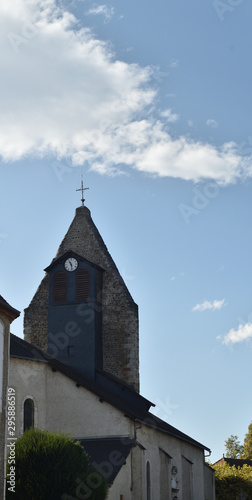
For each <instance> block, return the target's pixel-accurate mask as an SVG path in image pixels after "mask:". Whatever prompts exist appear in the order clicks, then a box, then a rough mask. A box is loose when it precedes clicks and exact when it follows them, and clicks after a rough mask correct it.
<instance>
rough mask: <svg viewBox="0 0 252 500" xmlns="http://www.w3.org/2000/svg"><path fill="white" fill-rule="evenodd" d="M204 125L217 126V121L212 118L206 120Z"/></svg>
mask: <svg viewBox="0 0 252 500" xmlns="http://www.w3.org/2000/svg"><path fill="white" fill-rule="evenodd" d="M206 125H207V126H208V127H211V128H217V127H218V126H219V124H218V122H217V121H216V120H212V119H209V120H207V121H206Z"/></svg>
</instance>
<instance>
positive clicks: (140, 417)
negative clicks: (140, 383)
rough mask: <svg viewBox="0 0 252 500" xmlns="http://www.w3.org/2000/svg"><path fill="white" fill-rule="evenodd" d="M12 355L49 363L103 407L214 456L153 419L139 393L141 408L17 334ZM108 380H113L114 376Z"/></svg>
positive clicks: (197, 443) (12, 339)
mask: <svg viewBox="0 0 252 500" xmlns="http://www.w3.org/2000/svg"><path fill="white" fill-rule="evenodd" d="M10 355H11V356H12V357H15V358H22V359H30V360H34V361H42V362H46V363H47V364H48V365H49V366H50V367H51V368H52V370H53V371H60V372H61V373H63V374H64V375H66V376H67V377H69V378H70V379H71V380H73V381H74V382H75V384H76V386H77V387H80V386H82V387H85V389H87V390H89V391H90V392H92V393H93V394H95V395H97V397H98V398H99V400H100V402H101V403H102V402H103V401H106V402H107V403H109V404H111V405H112V406H114V407H115V408H117V409H118V410H120V411H121V412H123V413H124V416H125V417H128V418H130V419H132V420H134V421H137V422H139V423H141V424H144V425H147V426H148V427H152V428H153V429H156V430H159V431H160V432H164V433H165V434H168V435H170V436H173V437H175V438H177V439H180V440H182V441H185V442H187V443H189V444H191V445H193V446H196V447H197V448H201V449H202V450H207V451H209V452H210V449H209V448H207V447H206V446H204V445H203V444H201V443H199V442H198V441H195V440H194V439H192V438H191V437H189V436H187V435H186V434H184V433H183V432H181V431H179V430H178V429H176V428H175V427H173V426H172V425H169V424H168V423H167V422H165V421H164V420H161V419H160V418H158V417H156V415H153V414H152V413H150V412H149V411H147V410H146V409H145V408H146V401H148V400H146V399H145V398H142V396H140V395H139V394H137V393H134V397H136V396H137V398H138V404H136V403H134V402H133V401H134V400H133V398H132V399H130V398H128V397H126V398H125V397H124V395H123V392H120V391H119V390H118V391H114V390H111V388H110V387H109V386H107V387H106V386H105V385H104V386H103V385H100V384H98V383H97V382H96V381H93V380H90V379H88V378H87V377H85V376H84V375H82V374H81V373H79V372H77V371H76V370H74V369H73V368H71V367H70V366H67V365H65V364H64V363H62V362H61V361H59V360H58V359H56V358H52V357H51V356H50V355H49V354H47V353H45V352H43V351H41V350H40V349H38V348H37V347H35V346H33V345H32V344H30V343H28V342H26V341H25V340H22V339H20V338H19V337H16V336H15V335H13V334H11V351H10ZM103 376H104V377H106V373H105V372H103ZM108 378H110V376H109V377H108ZM133 392H134V391H132V393H133ZM142 400H143V401H142Z"/></svg>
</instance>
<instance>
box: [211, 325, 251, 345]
mask: <svg viewBox="0 0 252 500" xmlns="http://www.w3.org/2000/svg"><path fill="white" fill-rule="evenodd" d="M217 338H218V340H221V341H222V343H223V344H236V343H237V342H243V341H244V340H249V339H250V338H252V323H246V324H245V325H239V326H238V328H237V330H235V329H234V328H232V329H231V330H229V332H228V333H227V335H225V336H224V337H222V336H219V337H217Z"/></svg>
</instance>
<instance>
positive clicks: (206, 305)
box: [192, 299, 225, 311]
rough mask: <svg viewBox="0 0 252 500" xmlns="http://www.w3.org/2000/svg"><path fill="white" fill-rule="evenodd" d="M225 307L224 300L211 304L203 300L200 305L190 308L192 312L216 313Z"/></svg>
mask: <svg viewBox="0 0 252 500" xmlns="http://www.w3.org/2000/svg"><path fill="white" fill-rule="evenodd" d="M224 305H225V299H222V300H214V301H213V302H209V301H208V300H205V301H204V302H202V304H197V305H196V306H194V307H193V308H192V311H206V310H210V311H217V310H220V309H221V308H222V307H223V306H224Z"/></svg>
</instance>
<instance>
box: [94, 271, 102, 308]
mask: <svg viewBox="0 0 252 500" xmlns="http://www.w3.org/2000/svg"><path fill="white" fill-rule="evenodd" d="M101 280H102V276H101V271H98V269H97V271H96V283H95V298H96V300H97V302H101Z"/></svg>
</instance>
